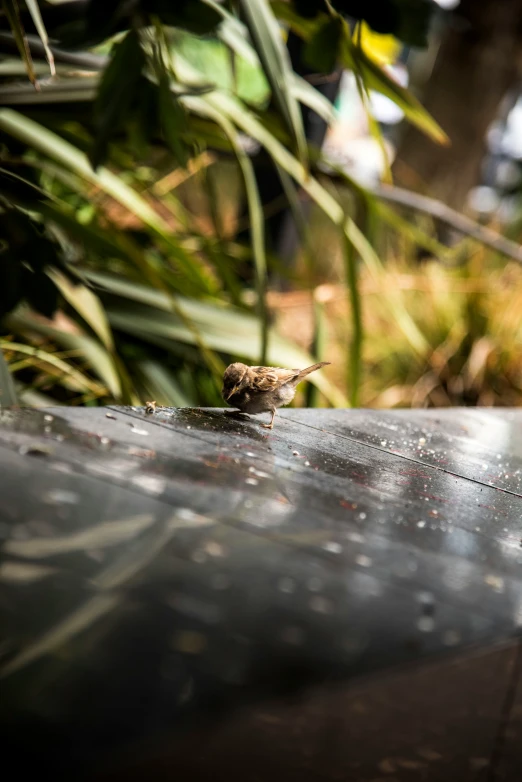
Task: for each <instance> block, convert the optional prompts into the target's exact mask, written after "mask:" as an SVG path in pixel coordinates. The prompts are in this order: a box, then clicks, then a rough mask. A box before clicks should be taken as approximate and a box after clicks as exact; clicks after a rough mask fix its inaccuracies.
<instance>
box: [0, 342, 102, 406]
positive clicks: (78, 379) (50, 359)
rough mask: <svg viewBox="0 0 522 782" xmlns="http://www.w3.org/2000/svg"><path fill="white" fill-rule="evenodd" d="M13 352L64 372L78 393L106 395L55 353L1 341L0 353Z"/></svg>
mask: <svg viewBox="0 0 522 782" xmlns="http://www.w3.org/2000/svg"><path fill="white" fill-rule="evenodd" d="M2 349H4V350H12V351H13V352H15V353H22V354H24V355H26V356H31V357H33V358H35V359H38V361H42V362H43V363H44V364H50V365H51V366H53V367H54V368H55V369H58V370H59V371H60V372H62V373H63V374H64V375H65V376H66V377H67V379H68V381H69V384H70V387H71V388H73V389H74V390H76V391H80V392H85V391H90V392H92V393H94V394H96V395H97V396H103V395H105V392H106V389H104V388H103V386H100V385H99V383H95V382H94V380H91V378H90V377H88V376H87V375H85V374H84V373H83V372H80V370H79V369H76V368H75V367H73V366H72V365H71V364H68V363H67V361H64V360H63V359H61V358H59V357H58V356H55V355H54V354H53V353H49V352H48V351H46V350H41V349H40V348H34V347H32V346H31V345H24V344H21V343H18V342H7V341H2V340H0V351H1V350H2Z"/></svg>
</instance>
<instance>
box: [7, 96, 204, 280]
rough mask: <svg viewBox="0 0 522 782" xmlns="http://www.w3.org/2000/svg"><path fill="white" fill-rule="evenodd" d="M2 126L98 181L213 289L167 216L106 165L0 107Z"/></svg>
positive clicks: (183, 268)
mask: <svg viewBox="0 0 522 782" xmlns="http://www.w3.org/2000/svg"><path fill="white" fill-rule="evenodd" d="M183 100H185V99H183ZM0 130H3V131H4V132H5V133H8V134H9V135H11V136H14V137H15V138H17V139H18V140H19V141H22V142H23V143H24V144H28V145H29V146H30V147H32V148H33V149H36V150H38V151H39V152H41V153H42V154H44V155H47V156H48V157H50V158H52V159H53V160H56V161H58V162H59V163H60V164H61V165H62V166H63V167H65V168H66V169H68V170H70V171H73V172H74V173H75V174H77V176H79V177H80V179H82V180H83V182H84V183H90V184H93V185H95V186H96V187H98V188H100V190H102V191H103V192H104V193H107V195H110V196H111V197H112V198H114V200H115V201H118V203H120V204H122V206H124V207H125V208H126V209H128V210H129V212H131V213H132V214H134V215H135V216H136V217H137V218H138V219H139V220H141V221H142V222H143V223H145V225H147V226H148V227H149V228H150V229H151V230H152V231H153V232H154V233H155V234H157V235H158V236H159V237H160V238H161V239H162V240H164V241H165V243H166V244H167V246H168V250H169V253H170V255H171V257H172V259H173V261H176V262H177V264H178V266H179V269H180V271H181V272H182V273H183V274H184V275H185V276H186V278H187V279H188V280H191V281H192V283H193V285H194V286H196V287H197V288H198V290H199V291H201V292H205V293H211V292H212V291H213V289H214V288H213V285H212V282H211V279H210V276H209V275H208V274H207V273H206V272H205V270H203V268H202V266H201V264H200V261H199V259H197V258H196V257H194V256H190V255H189V254H188V253H187V252H186V251H185V250H184V249H183V248H182V247H181V246H180V244H179V242H178V241H177V240H176V237H175V236H173V234H172V231H171V229H170V226H169V225H168V224H167V223H166V222H165V220H164V219H163V218H162V217H160V215H159V214H158V213H157V212H156V211H155V210H154V209H153V208H152V207H151V206H150V205H149V204H148V203H147V201H146V200H145V199H144V198H142V197H141V196H140V195H139V193H137V192H136V191H135V190H133V189H132V188H131V187H129V186H128V185H127V184H125V182H124V181H123V180H122V179H121V178H120V177H118V176H116V174H113V173H112V172H111V171H109V170H108V169H106V168H103V167H101V168H100V169H99V170H98V171H94V170H93V168H92V166H91V165H90V163H89V161H88V159H87V156H86V155H85V154H84V153H83V152H80V150H79V149H77V148H76V147H75V146H73V145H72V144H71V143H69V142H68V141H65V140H64V139H63V138H61V137H60V136H58V135H57V134H56V133H53V132H52V131H51V130H48V129H47V128H44V127H43V126H42V125H40V124H39V123H37V122H35V121H34V120H32V119H29V117H25V116H24V115H23V114H19V113H18V112H16V111H13V110H12V109H0ZM82 195H83V192H82Z"/></svg>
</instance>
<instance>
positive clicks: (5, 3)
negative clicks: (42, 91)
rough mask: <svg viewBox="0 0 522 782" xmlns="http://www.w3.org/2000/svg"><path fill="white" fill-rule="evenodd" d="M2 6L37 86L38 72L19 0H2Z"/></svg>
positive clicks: (29, 74)
mask: <svg viewBox="0 0 522 782" xmlns="http://www.w3.org/2000/svg"><path fill="white" fill-rule="evenodd" d="M2 7H3V9H4V12H5V15H6V16H7V21H8V22H9V26H10V27H11V31H12V33H13V37H14V39H15V42H16V46H17V47H18V51H19V52H20V57H21V58H22V60H23V61H24V63H25V67H26V70H27V75H28V77H29V79H30V81H31V83H32V84H33V85H34V86H35V87H36V73H35V70H34V65H33V58H32V57H31V51H30V49H29V44H28V43H27V38H26V35H25V30H24V28H23V25H22V21H21V19H20V9H19V8H18V3H17V0H2Z"/></svg>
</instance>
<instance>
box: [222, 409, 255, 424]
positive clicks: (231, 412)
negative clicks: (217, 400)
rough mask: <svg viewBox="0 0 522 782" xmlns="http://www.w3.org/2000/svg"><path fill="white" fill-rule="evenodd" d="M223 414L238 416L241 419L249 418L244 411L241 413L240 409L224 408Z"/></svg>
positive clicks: (231, 416)
mask: <svg viewBox="0 0 522 782" xmlns="http://www.w3.org/2000/svg"><path fill="white" fill-rule="evenodd" d="M224 415H226V416H229V417H230V418H240V419H242V420H243V421H249V420H250V416H249V415H247V414H246V413H242V412H241V410H225V411H224Z"/></svg>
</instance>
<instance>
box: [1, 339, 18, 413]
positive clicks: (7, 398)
mask: <svg viewBox="0 0 522 782" xmlns="http://www.w3.org/2000/svg"><path fill="white" fill-rule="evenodd" d="M7 344H8V345H9V344H10V343H7ZM17 404H18V398H17V396H16V391H15V386H14V383H13V378H12V377H11V373H10V371H9V366H8V364H7V361H6V360H5V356H4V354H3V351H2V348H0V409H1V408H2V407H16V405H17Z"/></svg>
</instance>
